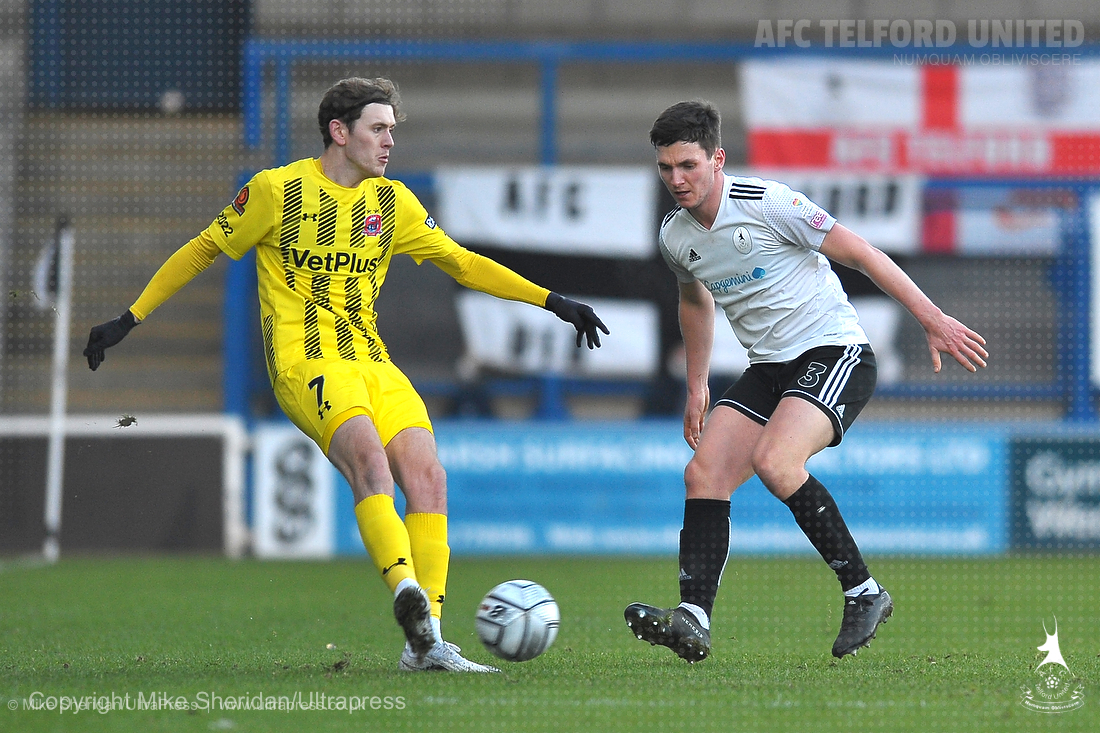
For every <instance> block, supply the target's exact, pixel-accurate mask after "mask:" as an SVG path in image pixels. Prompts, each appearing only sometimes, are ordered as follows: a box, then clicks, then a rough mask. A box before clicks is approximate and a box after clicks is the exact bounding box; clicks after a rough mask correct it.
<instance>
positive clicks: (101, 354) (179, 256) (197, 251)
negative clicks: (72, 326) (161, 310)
mask: <svg viewBox="0 0 1100 733" xmlns="http://www.w3.org/2000/svg"><path fill="white" fill-rule="evenodd" d="M220 251H221V250H219V249H218V245H217V244H215V243H214V241H213V240H212V239H209V238H208V237H206V236H204V235H199V236H198V237H195V238H194V239H192V240H191V241H190V242H188V243H187V244H185V245H183V246H182V247H180V248H179V249H178V250H176V253H175V254H173V255H172V256H171V257H169V258H168V260H167V261H166V262H165V263H164V264H163V265H161V267H160V269H159V270H157V273H156V274H155V275H153V279H152V280H150V281H149V284H148V285H146V286H145V290H144V291H143V292H142V293H141V297H139V298H138V299H137V302H135V303H134V304H133V305H132V306H130V308H129V310H127V311H126V312H125V313H123V314H122V315H121V316H119V317H118V318H115V319H113V320H110V321H107V322H106V323H101V324H99V325H98V326H95V327H93V328H92V332H91V334H89V336H88V345H87V346H86V347H85V348H84V356H86V357H87V358H88V367H89V368H90V369H91V370H92V371H93V372H94V371H95V370H96V369H98V368H99V365H100V364H102V363H103V361H104V359H105V358H106V349H109V348H111V347H112V346H114V345H116V344H118V342H119V341H122V339H124V338H126V334H128V333H130V331H131V329H133V327H134V326H136V325H137V324H139V323H141V322H142V321H143V320H144V319H146V318H148V317H149V314H150V313H152V312H153V310H154V309H155V308H156V307H157V306H159V305H160V304H161V303H163V302H164V301H166V300H168V298H170V297H171V296H172V295H174V294H175V292H176V291H177V290H179V289H180V288H182V287H183V286H184V285H186V284H187V283H189V282H191V279H192V278H194V277H195V275H197V274H199V273H200V272H202V271H203V270H205V269H206V268H207V267H209V266H210V265H211V263H213V262H214V258H215V257H217V256H218V252H220Z"/></svg>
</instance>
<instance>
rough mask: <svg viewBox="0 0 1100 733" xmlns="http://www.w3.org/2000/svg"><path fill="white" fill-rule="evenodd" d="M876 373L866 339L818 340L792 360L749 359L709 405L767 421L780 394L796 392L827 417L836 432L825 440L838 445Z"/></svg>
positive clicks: (871, 388)
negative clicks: (829, 342) (844, 343)
mask: <svg viewBox="0 0 1100 733" xmlns="http://www.w3.org/2000/svg"><path fill="white" fill-rule="evenodd" d="M877 375H878V365H877V364H876V362H875V352H873V351H871V346H870V344H863V345H860V346H856V345H854V344H853V345H850V346H819V347H817V348H816V349H810V350H809V351H807V352H806V353H804V354H802V355H801V356H799V357H798V358H797V359H794V360H793V361H788V362H785V363H784V362H777V363H767V364H753V365H751V366H750V367H749V368H748V369H746V370H745V373H744V374H742V375H741V378H740V379H738V380H737V381H736V382H734V384H733V386H732V387H730V388H729V389H727V390H726V393H725V394H724V395H722V398H721V399H719V400H718V401H717V402H715V403H714V406H715V407H717V406H718V405H725V406H727V407H732V408H733V409H735V410H737V411H738V412H740V413H741V414H742V415H744V416H745V417H747V418H749V419H750V420H752V421H754V422H757V423H760V424H761V425H767V424H768V418H770V417H771V416H772V413H773V412H775V408H776V406H777V405H778V404H779V400H781V399H783V398H784V397H801V398H802V399H804V400H806V401H807V402H809V403H811V404H814V405H817V407H818V408H820V409H821V411H822V412H824V413H825V414H826V415H827V416H828V417H829V420H830V421H831V422H832V423H833V432H834V433H835V434H836V437H835V438H834V439H833V442H832V443H830V444H829V445H838V444H839V443H840V441H841V440H842V439H843V438H844V431H845V430H847V429H848V428H849V427H850V426H851V425H852V423H853V422H855V420H856V417H857V416H858V415H859V413H860V412H862V411H863V408H864V407H865V406H866V405H867V402H868V401H869V400H870V399H871V394H872V393H873V392H874V391H875V382H876V380H877Z"/></svg>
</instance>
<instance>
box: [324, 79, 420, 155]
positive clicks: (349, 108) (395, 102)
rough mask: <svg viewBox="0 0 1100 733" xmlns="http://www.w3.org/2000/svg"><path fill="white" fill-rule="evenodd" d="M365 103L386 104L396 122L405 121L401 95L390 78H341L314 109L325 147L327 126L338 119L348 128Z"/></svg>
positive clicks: (329, 139) (328, 136)
mask: <svg viewBox="0 0 1100 733" xmlns="http://www.w3.org/2000/svg"><path fill="white" fill-rule="evenodd" d="M368 104H388V105H389V106H391V107H393V117H394V119H395V120H397V121H398V122H401V121H402V120H404V119H405V115H404V114H402V113H401V95H400V94H399V93H398V91H397V85H396V84H394V83H393V82H392V81H390V80H389V79H383V78H382V77H378V78H375V79H362V78H360V77H357V76H353V77H350V78H348V79H341V80H340V81H338V82H336V83H335V84H333V85H332V86H331V87H329V89H328V91H326V92H325V96H323V97H321V106H320V107H319V108H318V109H317V123H318V124H319V125H320V127H321V140H322V141H324V143H325V147H326V148H327V147H328V146H329V145H331V144H332V133H331V132H329V129H328V127H329V124H328V123H330V122H332V121H333V120H340V121H341V122H343V123H344V124H345V125H347V126H348V128H349V129H350V128H351V126H352V125H353V124H354V123H355V121H356V120H358V119H359V115H361V114H362V113H363V108H364V107H366V106H367V105H368Z"/></svg>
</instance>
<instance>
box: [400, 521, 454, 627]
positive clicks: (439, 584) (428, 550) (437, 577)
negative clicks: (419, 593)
mask: <svg viewBox="0 0 1100 733" xmlns="http://www.w3.org/2000/svg"><path fill="white" fill-rule="evenodd" d="M405 527H406V528H407V529H408V532H409V544H410V545H411V547H412V555H413V560H414V561H415V562H416V567H417V569H418V570H417V578H418V579H419V580H420V587H421V588H423V589H424V590H425V591H427V593H428V600H429V601H431V604H432V616H433V617H435V618H440V617H441V616H442V615H443V601H444V599H445V598H446V596H447V568H448V564H449V563H450V560H451V548H450V546H449V545H448V544H447V515H446V514H428V513H414V514H407V515H405Z"/></svg>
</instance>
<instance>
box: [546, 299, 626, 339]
mask: <svg viewBox="0 0 1100 733" xmlns="http://www.w3.org/2000/svg"><path fill="white" fill-rule="evenodd" d="M543 308H545V309H546V310H548V311H550V312H551V313H553V314H554V315H555V316H557V317H558V318H560V319H562V320H563V321H565V322H566V323H572V324H573V327H574V328H576V329H577V346H578V347H579V346H580V345H581V338H585V339H587V341H588V348H590V349H594V348H596V347H598V346H599V345H600V334H599V332H598V331H596V329H597V328H598V329H599V330H600V331H603V332H604V333H605V334H607V335H609V336H610V335H611V332H610V331H608V330H607V326H605V325H603V321H601V320H600V318H599V316H597V315H596V312H595V311H594V310H592V306H589V305H585V304H584V303H578V302H577V301H575V300H570V299H569V298H563V297H562V296H560V295H558V294H557V293H550V295H548V296H547V297H546V305H544V306H543Z"/></svg>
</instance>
